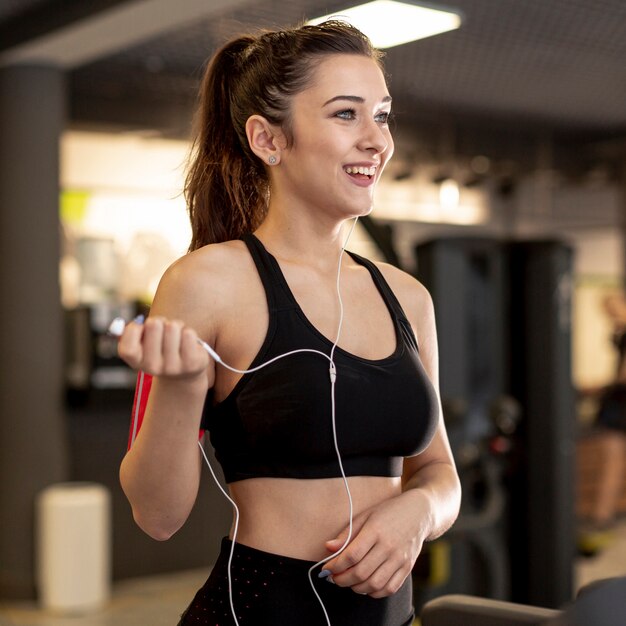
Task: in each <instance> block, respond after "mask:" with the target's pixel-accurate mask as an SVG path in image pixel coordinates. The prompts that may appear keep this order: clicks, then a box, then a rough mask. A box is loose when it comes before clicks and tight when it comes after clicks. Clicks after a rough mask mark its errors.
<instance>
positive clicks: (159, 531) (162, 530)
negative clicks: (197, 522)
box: [133, 509, 182, 541]
mask: <svg viewBox="0 0 626 626" xmlns="http://www.w3.org/2000/svg"><path fill="white" fill-rule="evenodd" d="M133 519H134V520H135V523H136V524H137V526H139V528H141V530H143V532H144V533H146V535H148V537H150V538H151V539H154V540H155V541H167V540H168V539H171V538H172V537H173V536H174V535H175V534H176V533H177V532H178V531H179V530H180V528H181V526H182V524H176V523H172V521H171V520H159V519H154V518H150V517H146V516H143V515H141V514H140V513H139V512H138V511H136V510H135V509H133Z"/></svg>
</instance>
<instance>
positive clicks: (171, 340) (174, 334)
mask: <svg viewBox="0 0 626 626" xmlns="http://www.w3.org/2000/svg"><path fill="white" fill-rule="evenodd" d="M182 330H183V323H182V322H181V321H179V320H167V321H166V322H164V324H163V348H162V355H163V374H165V375H166V376H167V375H169V376H176V375H177V374H180V373H181V369H182V368H181V356H180V339H181V335H182Z"/></svg>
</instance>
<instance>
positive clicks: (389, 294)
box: [346, 250, 409, 323]
mask: <svg viewBox="0 0 626 626" xmlns="http://www.w3.org/2000/svg"><path fill="white" fill-rule="evenodd" d="M346 252H348V254H349V255H350V256H351V257H352V258H353V259H354V260H355V261H356V262H357V263H360V264H361V265H363V266H365V267H366V268H367V269H368V270H369V272H370V274H371V275H372V279H373V281H374V282H375V283H376V286H377V287H378V289H379V290H380V291H381V293H382V294H383V298H384V299H385V300H386V301H387V304H388V305H389V306H390V307H391V309H392V310H393V312H394V313H395V314H396V316H397V318H398V319H399V320H401V321H403V322H407V323H408V321H409V320H408V319H407V316H406V314H405V313H404V309H403V308H402V305H401V304H400V302H399V301H398V298H396V295H395V294H394V293H393V291H392V290H391V287H390V286H389V283H388V282H387V281H386V280H385V277H384V276H383V274H382V272H381V271H380V270H379V269H378V266H377V265H376V264H375V263H373V262H372V261H370V260H369V259H366V258H365V257H362V256H360V255H358V254H356V252H350V251H349V250H347V251H346Z"/></svg>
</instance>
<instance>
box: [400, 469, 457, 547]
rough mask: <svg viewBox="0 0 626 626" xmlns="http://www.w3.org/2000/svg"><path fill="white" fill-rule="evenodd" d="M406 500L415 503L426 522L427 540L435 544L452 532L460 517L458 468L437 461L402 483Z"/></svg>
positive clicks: (423, 526) (424, 523)
mask: <svg viewBox="0 0 626 626" xmlns="http://www.w3.org/2000/svg"><path fill="white" fill-rule="evenodd" d="M402 492H403V493H402V497H404V498H406V499H407V500H411V501H412V502H413V504H414V506H415V507H416V509H417V510H419V511H420V513H419V517H420V518H421V519H422V520H423V525H422V532H423V540H424V541H432V540H433V539H436V538H437V537H439V536H441V535H442V534H443V533H445V532H446V530H448V529H449V528H450V527H451V526H452V524H453V523H454V521H455V520H456V518H457V516H458V514H459V508H460V506H461V485H460V482H459V477H458V474H457V472H456V469H455V467H454V465H452V464H451V463H448V462H446V461H433V462H432V463H429V464H427V465H425V466H423V467H421V468H420V469H419V470H418V471H416V472H415V473H414V474H413V475H411V476H410V477H409V478H408V479H406V480H404V481H403V483H402Z"/></svg>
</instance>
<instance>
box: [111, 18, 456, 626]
mask: <svg viewBox="0 0 626 626" xmlns="http://www.w3.org/2000/svg"><path fill="white" fill-rule="evenodd" d="M390 107H391V97H390V96H389V93H388V90H387V85H386V82H385V78H384V75H383V72H382V67H381V61H380V53H378V52H377V51H376V50H374V49H373V48H372V46H371V44H370V43H369V41H368V40H367V38H366V37H364V35H362V33H360V32H359V31H358V30H356V29H355V28H353V27H351V26H349V25H347V24H344V23H341V22H326V23H324V24H321V25H319V26H303V27H299V28H295V29H291V30H283V31H277V32H269V33H264V34H261V35H259V36H254V37H253V36H244V37H240V38H237V39H235V40H233V41H231V42H229V43H227V44H226V45H225V46H224V47H223V48H222V49H221V50H220V51H219V52H218V53H217V54H216V55H215V57H214V58H213V59H212V61H211V63H210V64H209V66H208V68H207V72H206V75H205V78H204V81H203V85H202V89H201V98H200V108H199V115H198V125H199V131H198V136H197V140H196V143H195V152H194V156H193V159H192V162H191V166H190V170H189V176H188V179H187V187H186V191H187V198H188V203H189V210H190V216H191V223H192V228H193V239H192V242H191V246H190V252H189V254H187V255H186V256H184V257H183V258H181V259H180V260H179V261H177V262H176V263H175V264H174V265H173V266H172V267H170V268H169V269H168V270H167V272H166V273H165V275H164V277H163V278H162V280H161V283H160V285H159V289H158V291H157V294H156V297H155V300H154V304H153V307H152V311H151V314H150V316H149V318H148V319H147V320H146V321H145V323H144V324H141V323H131V324H129V325H127V326H126V329H125V330H124V333H123V335H122V337H121V339H120V344H119V352H120V355H121V356H122V358H124V359H125V360H126V361H127V362H128V363H129V364H130V365H131V366H133V367H135V368H137V369H141V370H143V371H145V372H147V373H148V374H151V375H152V376H153V377H154V381H153V385H152V388H151V391H150V397H149V400H148V404H147V407H146V412H145V416H144V422H143V426H142V429H141V431H140V432H139V433H138V435H137V437H136V439H135V441H134V444H133V446H132V447H131V449H130V450H129V451H128V453H127V455H126V457H125V458H124V461H123V463H122V467H121V472H120V476H121V481H122V486H123V488H124V491H125V493H126V495H127V497H128V499H129V501H130V503H131V506H132V509H133V514H134V516H135V519H136V521H137V523H138V524H139V525H140V526H141V527H142V528H143V529H144V530H145V531H146V532H147V533H148V534H150V535H151V536H153V537H155V538H157V539H167V538H168V537H170V536H171V535H172V534H173V533H175V532H176V531H177V530H178V529H179V528H180V527H181V526H182V525H183V524H184V523H185V520H186V519H187V516H188V515H189V513H190V511H191V508H192V507H193V505H194V502H195V499H196V496H197V493H198V486H199V480H200V470H201V459H202V457H201V456H200V455H199V453H198V449H197V436H198V430H199V428H201V429H203V430H204V431H205V432H208V433H209V435H210V439H211V443H212V445H213V447H214V448H215V453H216V457H217V459H218V460H219V462H220V463H221V465H222V468H223V471H224V475H225V478H226V482H227V483H228V487H229V491H230V497H231V498H232V501H233V503H234V504H235V507H236V515H235V519H234V523H233V527H232V529H231V533H230V537H227V538H224V541H223V544H222V552H221V554H220V556H219V558H218V560H217V562H216V564H215V566H214V568H213V570H212V572H211V575H210V577H209V579H208V580H207V582H206V583H205V585H204V586H203V587H202V589H200V591H198V593H197V594H196V596H195V598H194V599H193V601H192V602H191V604H190V605H189V607H188V609H187V610H186V611H185V613H184V614H183V616H182V618H181V621H180V624H181V625H183V626H185V625H187V624H194V625H195V624H206V625H210V626H217V625H218V624H219V625H220V626H224V625H232V624H235V625H237V626H238V625H241V626H244V625H251V624H254V625H255V626H276V625H278V624H280V625H286V626H290V625H298V626H318V625H319V626H324V624H326V625H327V626H328V625H332V626H353V625H354V624H359V626H405V625H409V624H411V623H412V621H413V608H412V599H411V587H412V585H411V578H410V572H411V569H412V567H413V564H414V562H415V559H416V558H417V556H418V554H419V552H420V550H421V547H422V544H423V542H424V541H427V540H430V539H434V538H435V537H437V536H439V535H440V534H441V533H443V532H444V531H445V530H446V529H447V528H448V527H449V526H450V525H451V524H452V522H453V521H454V519H455V517H456V515H457V512H458V507H459V499H460V493H459V483H458V477H457V474H456V470H455V467H454V463H453V460H452V456H451V453H450V448H449V445H448V440H447V436H446V432H445V428H444V425H443V421H442V419H441V411H440V402H439V395H438V380H437V369H438V365H437V345H436V336H435V324H434V315H433V309H432V302H431V300H430V297H429V295H428V293H427V292H426V290H425V289H424V288H423V287H422V286H421V285H420V284H419V283H418V282H417V281H416V280H415V279H413V278H412V277H411V276H408V275H407V274H404V273H403V272H401V271H400V270H398V269H396V268H394V267H391V266H389V265H386V264H382V263H381V264H375V263H372V262H371V261H369V260H367V259H365V258H362V257H360V256H358V255H356V254H353V253H351V252H348V253H346V254H344V249H345V242H344V241H343V235H342V228H343V226H344V224H345V223H346V222H347V221H348V220H350V219H356V218H358V217H359V216H361V215H365V214H367V213H369V212H370V211H371V210H372V204H373V192H374V187H375V185H376V182H377V181H378V179H379V178H380V175H381V173H382V170H383V169H384V167H385V165H386V163H387V162H388V160H389V158H390V157H391V155H392V152H393V140H392V138H391V134H390V131H389V127H388V119H389V115H390ZM202 346H208V347H210V348H208V349H209V352H210V354H211V355H212V357H214V358H215V359H216V361H214V360H210V359H209V357H208V355H207V352H206V351H205V350H203V347H202Z"/></svg>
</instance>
